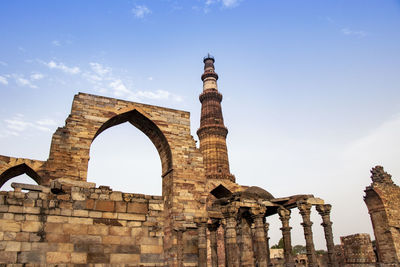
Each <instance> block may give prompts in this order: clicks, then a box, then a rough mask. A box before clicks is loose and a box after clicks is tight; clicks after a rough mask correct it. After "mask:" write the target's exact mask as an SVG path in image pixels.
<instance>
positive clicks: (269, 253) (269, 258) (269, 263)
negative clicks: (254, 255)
mask: <svg viewBox="0 0 400 267" xmlns="http://www.w3.org/2000/svg"><path fill="white" fill-rule="evenodd" d="M268 231H269V223H267V222H265V223H264V233H265V244H266V246H267V250H266V251H265V253H266V257H267V265H268V266H271V252H270V251H269V237H268Z"/></svg>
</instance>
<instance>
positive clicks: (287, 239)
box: [278, 207, 294, 267]
mask: <svg viewBox="0 0 400 267" xmlns="http://www.w3.org/2000/svg"><path fill="white" fill-rule="evenodd" d="M290 213H291V212H290V210H288V209H285V208H283V207H280V208H279V209H278V214H279V219H280V220H281V222H282V228H281V230H282V237H283V253H284V256H285V266H286V267H293V266H294V261H293V257H292V237H291V236H290V230H291V229H292V227H290V226H289V220H290Z"/></svg>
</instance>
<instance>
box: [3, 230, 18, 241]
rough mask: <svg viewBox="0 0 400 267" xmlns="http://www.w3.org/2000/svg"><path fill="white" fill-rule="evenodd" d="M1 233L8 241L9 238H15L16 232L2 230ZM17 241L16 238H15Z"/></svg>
mask: <svg viewBox="0 0 400 267" xmlns="http://www.w3.org/2000/svg"><path fill="white" fill-rule="evenodd" d="M2 234H3V240H5V241H9V240H15V239H16V238H17V233H16V232H4V233H2ZM15 241H18V240H15Z"/></svg>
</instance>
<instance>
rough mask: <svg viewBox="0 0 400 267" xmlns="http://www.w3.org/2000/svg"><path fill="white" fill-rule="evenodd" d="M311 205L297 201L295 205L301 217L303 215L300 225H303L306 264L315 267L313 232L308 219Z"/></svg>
mask: <svg viewBox="0 0 400 267" xmlns="http://www.w3.org/2000/svg"><path fill="white" fill-rule="evenodd" d="M311 206H312V205H311V204H309V203H306V202H298V203H297V207H298V208H299V210H300V214H301V217H303V222H302V223H301V225H302V226H303V229H304V237H305V239H306V249H307V259H308V266H309V267H316V266H318V264H317V257H316V254H315V248H314V240H313V233H312V229H311V226H312V224H313V223H312V222H311V219H310V214H311Z"/></svg>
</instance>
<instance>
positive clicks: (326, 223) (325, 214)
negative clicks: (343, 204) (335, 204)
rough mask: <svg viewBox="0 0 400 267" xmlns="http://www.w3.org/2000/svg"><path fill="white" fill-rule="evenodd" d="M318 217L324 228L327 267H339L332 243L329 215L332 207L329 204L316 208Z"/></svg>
mask: <svg viewBox="0 0 400 267" xmlns="http://www.w3.org/2000/svg"><path fill="white" fill-rule="evenodd" d="M316 208H317V211H318V213H319V215H321V217H322V223H321V225H322V226H323V227H324V233H325V240H326V248H327V249H328V266H329V267H339V264H338V262H337V260H336V254H335V243H334V242H333V233H332V222H331V219H330V213H331V208H332V206H331V205H329V204H325V205H317V206H316Z"/></svg>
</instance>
